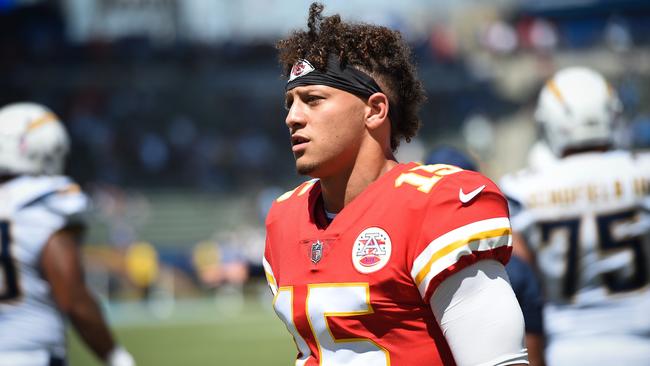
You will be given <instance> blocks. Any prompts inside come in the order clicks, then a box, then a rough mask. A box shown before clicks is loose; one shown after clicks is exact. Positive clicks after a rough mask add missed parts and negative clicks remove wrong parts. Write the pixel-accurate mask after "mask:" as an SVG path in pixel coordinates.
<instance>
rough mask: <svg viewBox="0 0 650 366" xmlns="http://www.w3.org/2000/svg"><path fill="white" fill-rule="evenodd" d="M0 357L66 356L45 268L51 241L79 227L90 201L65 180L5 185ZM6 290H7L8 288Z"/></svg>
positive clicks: (0, 193) (0, 224)
mask: <svg viewBox="0 0 650 366" xmlns="http://www.w3.org/2000/svg"><path fill="white" fill-rule="evenodd" d="M0 202H1V205H0V229H1V231H2V236H1V237H0V244H1V245H2V249H3V253H6V255H3V256H1V257H0V274H2V276H0V280H2V282H4V284H2V283H0V353H2V352H7V351H14V350H34V351H36V350H46V351H47V352H48V353H50V354H55V355H58V356H62V355H64V354H65V327H64V321H63V319H62V317H61V314H60V313H59V312H58V310H57V308H56V304H55V303H54V300H53V298H52V294H51V289H50V286H49V283H48V282H47V281H46V280H45V279H44V278H43V276H42V271H41V268H40V263H41V255H42V251H43V248H44V247H45V245H46V244H47V243H48V241H49V238H50V237H51V236H52V234H54V233H55V232H57V231H58V230H60V229H62V228H64V227H66V226H67V225H69V224H71V223H75V224H76V223H79V222H80V218H81V217H82V216H83V214H84V212H85V211H86V208H87V205H88V200H87V198H86V196H85V195H84V194H83V193H82V192H81V190H80V189H79V187H78V186H77V185H76V184H75V183H74V182H73V181H72V180H70V179H69V178H67V177H62V176H43V177H31V176H23V177H19V178H16V179H13V180H11V181H9V182H6V183H4V184H2V185H0ZM3 285H4V286H3Z"/></svg>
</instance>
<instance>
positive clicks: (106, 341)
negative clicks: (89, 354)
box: [67, 291, 115, 360]
mask: <svg viewBox="0 0 650 366" xmlns="http://www.w3.org/2000/svg"><path fill="white" fill-rule="evenodd" d="M79 300H80V301H77V302H76V303H75V304H74V305H73V306H72V307H71V309H70V311H69V312H68V314H67V315H68V317H69V318H70V321H71V322H72V325H73V326H74V328H75V330H76V331H77V333H78V334H79V336H80V337H81V339H83V341H84V342H85V343H86V345H87V346H88V347H89V348H90V349H91V350H92V351H93V352H94V353H95V355H97V357H99V358H101V359H102V360H106V359H107V357H108V354H109V352H110V351H111V350H112V349H113V348H114V347H115V341H114V340H113V336H112V335H111V332H110V330H109V329H108V327H107V325H106V322H105V321H104V318H103V316H102V313H101V310H100V309H99V306H98V304H97V302H96V301H95V299H94V298H93V297H92V296H91V295H90V294H89V293H88V292H87V291H84V294H82V295H81V296H80V299H79Z"/></svg>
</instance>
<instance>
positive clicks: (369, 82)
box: [286, 54, 385, 98]
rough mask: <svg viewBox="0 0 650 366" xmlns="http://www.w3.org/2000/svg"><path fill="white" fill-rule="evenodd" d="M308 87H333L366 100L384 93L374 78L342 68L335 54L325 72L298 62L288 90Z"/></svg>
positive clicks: (304, 62)
mask: <svg viewBox="0 0 650 366" xmlns="http://www.w3.org/2000/svg"><path fill="white" fill-rule="evenodd" d="M306 85H325V86H331V87H332V88H336V89H340V90H344V91H346V92H348V93H352V94H355V95H358V96H362V97H366V98H367V97H369V96H371V95H373V94H375V93H383V92H382V91H381V88H380V87H379V85H377V82H375V80H374V79H373V78H372V77H370V76H369V75H368V74H366V73H364V72H362V71H359V70H357V69H355V68H354V67H346V66H342V65H341V62H340V61H339V58H338V57H336V56H335V55H333V54H330V55H329V57H328V58H327V66H326V68H325V70H324V71H320V70H316V69H315V68H314V67H313V66H312V65H311V64H310V63H309V61H307V60H298V62H296V63H295V64H294V65H293V67H292V68H291V73H290V74H289V81H288V82H287V86H286V90H287V91H289V90H291V89H293V88H295V87H297V86H306ZM384 94H385V93H384Z"/></svg>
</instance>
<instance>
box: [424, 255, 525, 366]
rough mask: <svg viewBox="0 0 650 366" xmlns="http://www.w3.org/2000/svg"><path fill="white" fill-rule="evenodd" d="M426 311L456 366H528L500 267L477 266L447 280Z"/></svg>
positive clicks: (515, 307) (517, 312) (517, 314)
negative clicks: (434, 320)
mask: <svg viewBox="0 0 650 366" xmlns="http://www.w3.org/2000/svg"><path fill="white" fill-rule="evenodd" d="M431 309H432V310H433V314H434V315H435V317H436V319H437V320H438V323H439V324H440V328H441V329H442V331H443V334H444V336H445V339H446V340H447V343H448V344H449V347H450V349H451V351H452V353H453V354H454V359H455V360H456V363H457V364H458V365H460V366H463V365H513V364H528V352H527V350H526V348H525V346H524V318H523V315H522V313H521V309H520V307H519V303H518V302H517V298H516V297H515V294H514V292H513V291H512V287H511V286H510V282H509V281H508V275H507V273H506V271H505V268H504V266H503V265H502V264H501V263H499V262H497V261H494V260H482V261H478V262H476V263H474V264H473V265H470V266H469V267H466V268H464V269H462V270H460V271H459V272H457V273H455V274H454V275H452V276H450V277H448V278H447V279H445V280H444V281H443V282H442V283H441V284H440V286H439V287H438V288H437V289H436V291H435V292H434V293H433V296H432V297H431ZM488 310H489V311H488ZM486 317H488V318H489V319H488V320H486Z"/></svg>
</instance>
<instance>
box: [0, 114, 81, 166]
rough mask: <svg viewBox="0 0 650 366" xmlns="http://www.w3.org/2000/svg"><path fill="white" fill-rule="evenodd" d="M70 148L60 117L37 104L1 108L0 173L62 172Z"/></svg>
mask: <svg viewBox="0 0 650 366" xmlns="http://www.w3.org/2000/svg"><path fill="white" fill-rule="evenodd" d="M69 148H70V142H69V138H68V134H67V133H66V131H65V128H64V127H63V124H62V123H61V122H60V121H59V118H58V117H57V116H56V115H55V114H54V113H52V111H50V110H49V109H48V108H46V107H44V106H42V105H39V104H35V103H14V104H9V105H7V106H5V107H3V108H1V109H0V173H3V174H34V175H39V174H46V175H54V174H61V173H62V172H63V167H64V161H65V156H66V154H67V153H68V150H69Z"/></svg>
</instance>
